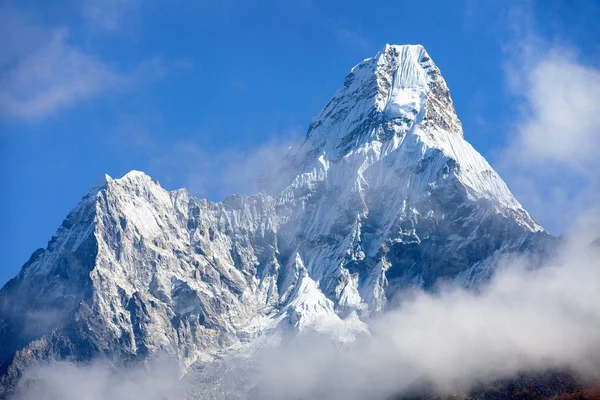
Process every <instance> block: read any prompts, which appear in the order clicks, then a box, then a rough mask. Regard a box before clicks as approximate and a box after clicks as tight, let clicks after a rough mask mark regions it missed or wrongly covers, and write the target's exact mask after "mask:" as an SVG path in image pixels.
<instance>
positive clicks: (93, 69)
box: [0, 10, 165, 122]
mask: <svg viewBox="0 0 600 400" xmlns="http://www.w3.org/2000/svg"><path fill="white" fill-rule="evenodd" d="M3 11H5V10H3ZM6 11H7V13H6V15H5V16H4V17H2V18H0V23H1V22H7V25H6V27H5V28H4V30H6V31H7V32H6V33H7V34H8V35H10V37H13V38H15V40H14V41H11V43H12V45H6V46H2V48H1V51H0V53H1V54H0V68H1V71H2V78H1V79H0V117H3V118H6V119H14V120H22V121H28V122H31V121H38V120H41V119H44V118H46V117H49V116H52V115H54V114H56V113H57V112H59V111H61V110H64V109H67V108H69V107H73V106H75V105H76V104H78V103H80V102H82V101H85V100H89V99H92V98H95V97H98V96H100V95H103V94H107V93H111V92H118V91H122V90H127V89H130V88H131V87H132V86H134V85H135V84H137V83H140V82H143V81H147V80H152V79H155V78H157V77H159V76H161V75H162V74H163V73H164V69H165V68H164V66H163V65H162V64H161V62H160V61H158V60H150V61H145V62H142V63H140V64H138V65H137V66H136V67H134V68H133V69H130V70H122V69H119V68H117V67H115V66H112V65H110V64H109V63H107V62H106V61H105V60H103V59H102V58H101V57H98V56H96V55H94V54H91V53H88V52H86V51H85V50H83V49H82V48H80V47H78V46H76V45H74V44H72V43H70V42H69V34H68V30H67V29H64V28H48V27H45V26H43V25H39V24H37V25H36V24H31V23H29V21H28V20H27V18H25V17H24V16H23V15H22V14H19V13H17V12H14V11H9V10H6Z"/></svg>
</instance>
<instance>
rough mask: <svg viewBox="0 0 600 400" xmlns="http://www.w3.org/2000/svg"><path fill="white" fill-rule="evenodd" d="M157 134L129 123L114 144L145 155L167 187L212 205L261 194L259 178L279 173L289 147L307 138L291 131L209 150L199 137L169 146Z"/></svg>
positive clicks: (140, 123) (151, 170)
mask: <svg viewBox="0 0 600 400" xmlns="http://www.w3.org/2000/svg"><path fill="white" fill-rule="evenodd" d="M157 125H160V124H157ZM157 129H160V128H157V127H156V126H149V125H148V124H147V123H146V122H144V121H139V120H129V121H128V122H126V123H123V124H122V125H121V127H120V128H118V129H117V130H116V131H115V139H114V141H115V145H116V144H117V143H118V146H116V147H119V148H126V149H128V150H126V151H130V150H132V151H136V152H138V153H139V154H142V155H143V156H144V158H145V159H146V165H145V166H144V167H143V169H144V170H145V171H147V172H148V173H150V174H151V175H152V176H153V178H155V179H158V180H159V181H160V182H161V184H162V185H164V186H165V187H167V188H169V189H175V188H179V187H184V188H186V189H188V190H189V191H190V192H191V193H192V194H194V195H196V196H199V197H207V198H209V199H210V200H222V199H224V198H226V197H227V196H230V195H232V194H251V193H256V192H257V191H258V186H257V183H258V179H259V178H260V176H261V175H263V174H265V173H267V172H268V171H274V170H277V169H278V167H279V166H281V165H282V163H283V162H284V159H283V157H284V156H285V155H286V154H287V153H288V151H289V148H290V147H295V146H297V145H299V144H300V143H301V141H302V138H303V130H301V129H300V128H298V127H295V126H292V127H290V128H288V129H284V130H281V131H279V132H273V134H271V135H270V136H269V137H267V138H266V139H265V141H264V142H262V143H260V144H257V145H252V146H248V145H246V146H236V145H230V146H227V147H223V148H215V146H214V145H205V144H204V142H205V141H204V140H203V138H204V137H205V136H204V135H202V134H200V133H198V132H196V133H194V134H190V135H188V136H185V137H180V138H179V139H177V140H173V141H171V140H170V139H169V141H165V139H164V136H163V135H157V134H156V131H157ZM112 145H113V144H111V146H112Z"/></svg>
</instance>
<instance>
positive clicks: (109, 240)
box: [0, 45, 553, 390]
mask: <svg viewBox="0 0 600 400" xmlns="http://www.w3.org/2000/svg"><path fill="white" fill-rule="evenodd" d="M285 162H286V163H285V166H284V168H283V169H281V170H280V171H273V172H272V173H271V175H270V176H267V177H265V178H264V179H263V180H262V181H261V185H262V191H261V193H258V194H255V195H251V196H233V197H230V198H228V199H227V200H225V201H224V202H222V203H212V202H208V201H206V200H202V199H196V198H194V197H192V196H190V195H189V194H188V193H187V192H186V191H185V190H176V191H172V192H169V191H166V190H164V189H163V188H161V187H160V185H159V184H158V183H157V182H154V181H152V179H151V178H150V177H148V176H147V175H145V174H144V173H142V172H137V171H132V172H130V173H128V174H127V175H125V176H124V177H122V178H120V179H112V178H110V177H108V176H107V177H106V179H105V182H104V184H102V185H100V186H98V187H96V188H93V189H92V190H91V191H90V192H89V193H88V194H87V195H86V196H85V197H84V198H83V199H82V201H81V202H80V204H79V205H77V206H76V207H75V208H74V210H73V211H72V212H71V213H70V214H69V216H68V217H67V219H66V220H65V221H64V222H63V224H62V226H61V227H60V228H59V230H58V232H57V234H56V236H55V237H53V238H52V240H51V241H50V243H49V244H48V247H47V248H46V249H40V250H38V251H36V252H35V253H34V254H33V255H32V257H31V259H30V261H28V262H27V263H26V264H25V266H24V267H23V269H22V270H21V272H20V273H19V275H18V276H17V277H16V278H14V279H13V280H11V281H10V282H9V283H7V284H6V285H5V287H4V288H2V290H1V291H0V342H1V343H3V346H2V348H1V350H0V373H2V376H3V378H2V379H3V380H2V384H1V386H2V387H3V388H4V390H9V389H10V388H11V387H12V386H13V385H14V384H15V382H16V380H17V378H18V376H19V374H20V373H21V372H22V370H23V369H24V368H26V366H27V365H28V364H29V363H30V362H31V361H32V360H36V359H49V358H60V359H72V360H88V359H90V358H92V357H94V356H97V355H109V356H111V357H112V356H115V357H119V358H122V359H126V360H127V359H137V358H144V357H146V356H148V355H152V354H157V353H169V354H172V355H174V356H176V357H178V358H179V359H180V361H181V364H182V365H183V366H184V367H186V366H189V365H192V364H194V363H196V362H198V361H209V360H211V359H212V357H214V356H215V355H216V354H218V353H219V352H220V351H222V350H224V349H228V348H232V347H236V346H242V345H244V344H247V343H250V342H252V341H253V340H254V339H256V338H257V337H258V336H260V335H261V334H268V333H269V332H276V331H280V330H287V329H292V330H305V329H315V330H319V331H327V332H330V333H331V332H333V334H334V335H337V336H338V337H340V338H342V337H344V338H346V337H348V338H351V337H352V334H353V332H356V331H361V330H364V329H366V327H365V324H364V322H366V321H367V320H368V318H369V316H371V315H372V314H373V313H377V312H380V311H382V310H383V309H384V308H385V305H386V301H387V300H388V299H389V298H390V297H393V296H394V295H395V294H396V293H398V292H399V291H401V290H402V288H405V287H407V286H418V287H422V288H424V289H430V288H431V287H432V286H433V285H434V284H435V283H436V281H438V280H439V279H445V280H451V281H452V280H453V281H455V282H456V283H457V284H461V285H476V284H477V283H478V282H479V281H481V280H483V279H486V278H487V277H488V276H489V274H490V273H491V271H492V270H493V262H494V261H495V260H497V259H498V258H499V257H500V256H501V255H505V254H510V253H515V252H523V251H530V250H531V251H536V250H538V249H541V248H544V246H547V245H548V244H549V243H551V242H552V241H553V238H551V237H550V236H549V235H547V234H546V233H545V232H544V231H543V230H542V228H541V227H540V226H538V225H537V224H536V223H535V222H534V221H533V220H532V219H531V218H530V216H529V215H528V214H527V212H526V211H525V210H524V209H523V207H522V206H521V205H520V204H519V203H518V201H517V200H515V198H514V197H513V196H512V194H511V193H510V191H509V190H508V188H507V187H506V185H505V184H504V182H503V181H502V179H501V178H500V177H499V176H498V175H497V173H496V172H495V171H494V170H493V169H492V168H491V167H490V165H489V164H488V163H487V162H486V161H485V159H484V158H483V157H482V156H481V155H480V154H479V153H477V152H476V151H475V150H474V149H473V148H472V147H471V145H469V144H468V143H467V142H466V141H465V140H464V138H463V132H462V127H461V123H460V121H459V119H458V117H457V116H456V113H455V111H454V107H453V104H452V99H451V98H450V92H449V90H448V87H447V85H446V83H445V81H444V79H443V77H442V75H441V74H440V71H439V69H438V68H437V67H436V66H435V64H434V63H433V61H432V60H431V58H430V57H429V55H428V54H427V52H426V51H425V50H424V49H423V47H421V46H389V45H386V46H385V48H384V49H382V51H381V52H380V53H378V54H377V55H376V56H375V57H373V58H370V59H367V60H365V61H363V62H362V63H360V64H358V65H357V66H355V67H354V68H353V69H352V71H351V72H350V73H349V74H348V76H347V77H346V79H345V80H344V83H343V85H342V87H341V88H340V89H339V90H338V91H337V92H336V93H335V95H334V97H333V98H332V100H331V101H330V102H329V103H328V104H327V105H326V106H325V108H324V109H323V110H322V111H321V113H320V114H319V116H318V117H317V118H315V119H314V120H313V121H312V123H311V125H310V127H309V130H308V133H307V137H306V139H305V141H304V143H303V144H302V146H301V147H300V148H299V149H297V150H296V151H294V152H293V153H291V154H288V155H287V156H286V159H285Z"/></svg>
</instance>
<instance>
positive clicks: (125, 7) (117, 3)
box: [81, 0, 141, 32]
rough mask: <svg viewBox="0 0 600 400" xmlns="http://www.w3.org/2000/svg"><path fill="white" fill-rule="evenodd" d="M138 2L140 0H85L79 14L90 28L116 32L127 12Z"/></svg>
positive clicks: (124, 19)
mask: <svg viewBox="0 0 600 400" xmlns="http://www.w3.org/2000/svg"><path fill="white" fill-rule="evenodd" d="M140 3H141V1H140V0H111V1H106V0H85V1H84V2H83V6H82V9H81V14H82V17H83V18H84V20H85V21H86V22H87V23H88V25H89V27H90V28H93V29H96V30H100V31H105V32H116V31H119V30H120V29H121V28H122V27H123V25H124V22H125V21H126V20H127V18H128V16H129V13H130V12H131V11H132V10H134V9H136V8H137V7H138V6H139V5H140Z"/></svg>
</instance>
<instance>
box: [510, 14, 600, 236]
mask: <svg viewBox="0 0 600 400" xmlns="http://www.w3.org/2000/svg"><path fill="white" fill-rule="evenodd" d="M513 18H514V19H515V21H521V23H520V24H516V23H515V25H518V27H519V28H518V29H517V31H516V35H515V36H516V38H515V39H514V41H513V42H511V43H510V45H508V46H507V52H506V55H507V61H506V65H505V71H506V81H507V83H508V86H509V88H510V89H511V92H512V94H513V95H514V99H515V100H516V102H517V105H518V107H517V110H518V111H517V113H516V114H515V115H514V118H513V120H512V121H510V125H511V127H512V132H513V134H512V135H509V140H510V142H509V145H508V146H507V148H506V149H505V150H503V151H502V153H501V157H500V160H499V161H500V162H499V169H500V172H501V175H502V176H503V177H504V178H505V179H506V180H507V183H508V184H509V186H510V187H511V189H512V190H513V191H514V192H515V195H516V197H517V198H518V199H519V201H521V202H522V203H523V205H524V206H525V208H526V209H527V210H528V211H529V212H530V213H531V214H532V215H533V217H534V218H536V219H538V220H539V222H540V223H541V224H542V226H544V227H546V228H547V229H549V230H550V231H551V232H554V233H561V232H564V231H565V230H566V229H567V228H568V227H569V225H570V223H571V222H572V221H573V220H574V219H575V218H576V217H577V216H578V215H580V214H581V213H582V212H584V211H585V210H587V209H589V208H590V207H592V206H593V205H594V204H596V203H597V202H598V201H599V200H600V174H598V172H597V171H598V170H600V157H598V152H599V151H600V69H598V68H597V67H595V66H593V65H589V64H586V63H585V62H583V61H582V60H581V58H580V57H578V53H577V51H575V50H574V49H572V48H568V47H565V46H562V45H560V44H556V43H549V42H547V41H545V40H543V39H542V38H540V37H538V36H536V35H535V33H534V31H533V27H532V22H531V14H530V13H527V12H525V11H522V10H521V11H518V10H517V11H515V12H514V13H513Z"/></svg>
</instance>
